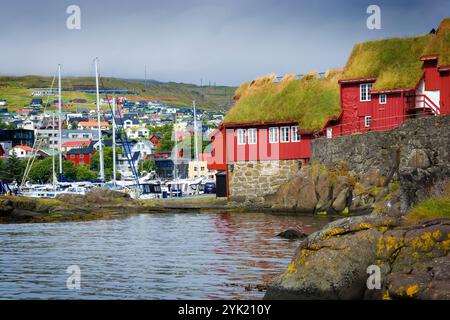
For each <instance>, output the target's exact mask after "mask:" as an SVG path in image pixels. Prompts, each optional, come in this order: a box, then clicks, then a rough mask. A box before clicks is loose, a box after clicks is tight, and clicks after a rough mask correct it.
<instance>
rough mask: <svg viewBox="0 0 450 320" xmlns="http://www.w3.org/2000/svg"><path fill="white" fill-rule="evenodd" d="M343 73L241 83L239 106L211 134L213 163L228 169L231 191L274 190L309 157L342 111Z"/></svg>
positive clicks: (257, 192) (253, 195)
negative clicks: (327, 124) (316, 141)
mask: <svg viewBox="0 0 450 320" xmlns="http://www.w3.org/2000/svg"><path fill="white" fill-rule="evenodd" d="M340 75H341V72H340V70H332V71H329V72H327V73H326V74H325V76H321V77H319V76H318V75H316V74H314V73H312V74H307V75H304V76H302V77H300V79H296V76H295V75H288V76H286V77H285V78H284V79H283V80H281V81H280V82H279V83H275V82H274V81H275V79H276V77H275V75H273V76H269V77H264V78H259V79H257V80H255V81H253V82H252V83H251V84H245V85H244V88H240V89H238V91H241V93H240V94H239V97H236V100H237V102H236V104H235V106H234V107H233V108H232V109H231V110H230V111H229V112H228V114H227V115H226V117H225V119H224V122H223V123H222V124H221V125H220V126H219V127H218V129H217V130H215V131H214V132H213V133H212V134H211V135H210V138H211V140H212V151H211V160H210V161H209V163H208V167H209V169H211V170H217V171H219V174H220V173H223V172H225V173H226V178H227V179H226V182H227V185H228V188H227V189H228V195H229V196H230V197H244V198H248V199H250V198H260V197H262V196H264V195H266V194H269V193H273V192H275V191H276V190H277V188H278V187H279V186H280V185H281V184H282V183H284V182H285V181H287V180H288V179H289V178H290V177H291V176H292V175H293V174H295V172H297V171H298V169H299V167H300V166H301V165H302V164H303V163H305V162H307V161H308V160H309V157H310V143H311V140H313V139H314V137H315V134H316V133H317V132H318V130H320V128H321V127H322V126H323V123H325V121H326V119H327V118H328V117H331V116H333V115H337V114H338V112H339V88H338V85H337V80H338V78H339V76H340ZM255 101H262V103H255ZM300 124H301V125H300ZM243 177H245V179H244V178H243ZM218 188H220V189H221V188H222V187H221V186H218Z"/></svg>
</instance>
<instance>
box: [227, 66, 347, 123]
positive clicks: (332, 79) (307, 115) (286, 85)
mask: <svg viewBox="0 0 450 320" xmlns="http://www.w3.org/2000/svg"><path fill="white" fill-rule="evenodd" d="M340 76H341V71H340V70H339V71H337V70H334V71H331V72H328V73H327V74H326V75H325V77H324V78H318V77H317V76H316V74H313V73H312V74H308V75H305V76H303V77H302V78H301V79H297V80H296V79H295V75H287V76H286V77H284V78H283V79H282V80H281V81H280V82H279V83H275V82H274V79H275V75H269V76H267V77H262V78H258V79H256V80H254V81H253V82H251V83H250V84H244V85H243V86H241V88H239V89H238V90H237V92H236V96H240V99H239V100H238V101H237V102H236V104H235V105H234V106H233V107H232V108H231V110H230V111H229V112H228V113H227V115H226V116H225V119H224V123H225V124H226V123H254V122H259V123H267V122H278V121H296V122H298V123H299V125H300V127H301V128H302V129H305V130H314V129H318V128H321V127H322V126H323V125H324V123H325V121H326V120H327V119H328V118H329V117H331V116H337V115H339V112H340V107H339V85H338V82H337V81H338V79H339V77H340Z"/></svg>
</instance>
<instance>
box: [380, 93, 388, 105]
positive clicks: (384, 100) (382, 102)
mask: <svg viewBox="0 0 450 320" xmlns="http://www.w3.org/2000/svg"><path fill="white" fill-rule="evenodd" d="M386 102H387V96H386V95H385V94H380V104H386Z"/></svg>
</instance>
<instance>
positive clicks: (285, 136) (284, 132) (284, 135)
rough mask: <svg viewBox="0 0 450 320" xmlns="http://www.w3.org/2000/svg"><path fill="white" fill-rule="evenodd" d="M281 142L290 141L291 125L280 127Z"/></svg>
mask: <svg viewBox="0 0 450 320" xmlns="http://www.w3.org/2000/svg"><path fill="white" fill-rule="evenodd" d="M280 136H281V139H280V141H281V142H289V127H281V128H280Z"/></svg>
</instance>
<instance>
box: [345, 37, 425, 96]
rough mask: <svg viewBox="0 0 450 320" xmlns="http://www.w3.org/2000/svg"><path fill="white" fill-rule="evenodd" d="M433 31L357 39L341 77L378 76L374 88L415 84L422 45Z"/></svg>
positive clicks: (418, 73) (420, 70)
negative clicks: (391, 36)
mask: <svg viewBox="0 0 450 320" xmlns="http://www.w3.org/2000/svg"><path fill="white" fill-rule="evenodd" d="M431 38H432V35H425V36H417V37H411V38H391V39H385V40H377V41H369V42H363V43H358V44H357V45H355V46H354V47H353V50H352V53H351V55H350V58H349V59H348V61H347V64H346V66H345V68H344V74H343V77H342V79H344V80H345V79H356V78H372V77H373V78H377V81H376V82H375V84H374V89H378V90H383V89H387V90H388V89H397V88H409V87H414V86H415V85H416V84H417V82H418V81H419V80H420V77H421V76H422V61H421V60H420V57H421V56H422V55H423V52H424V49H425V46H426V45H427V44H428V43H429V41H430V39H431Z"/></svg>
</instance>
